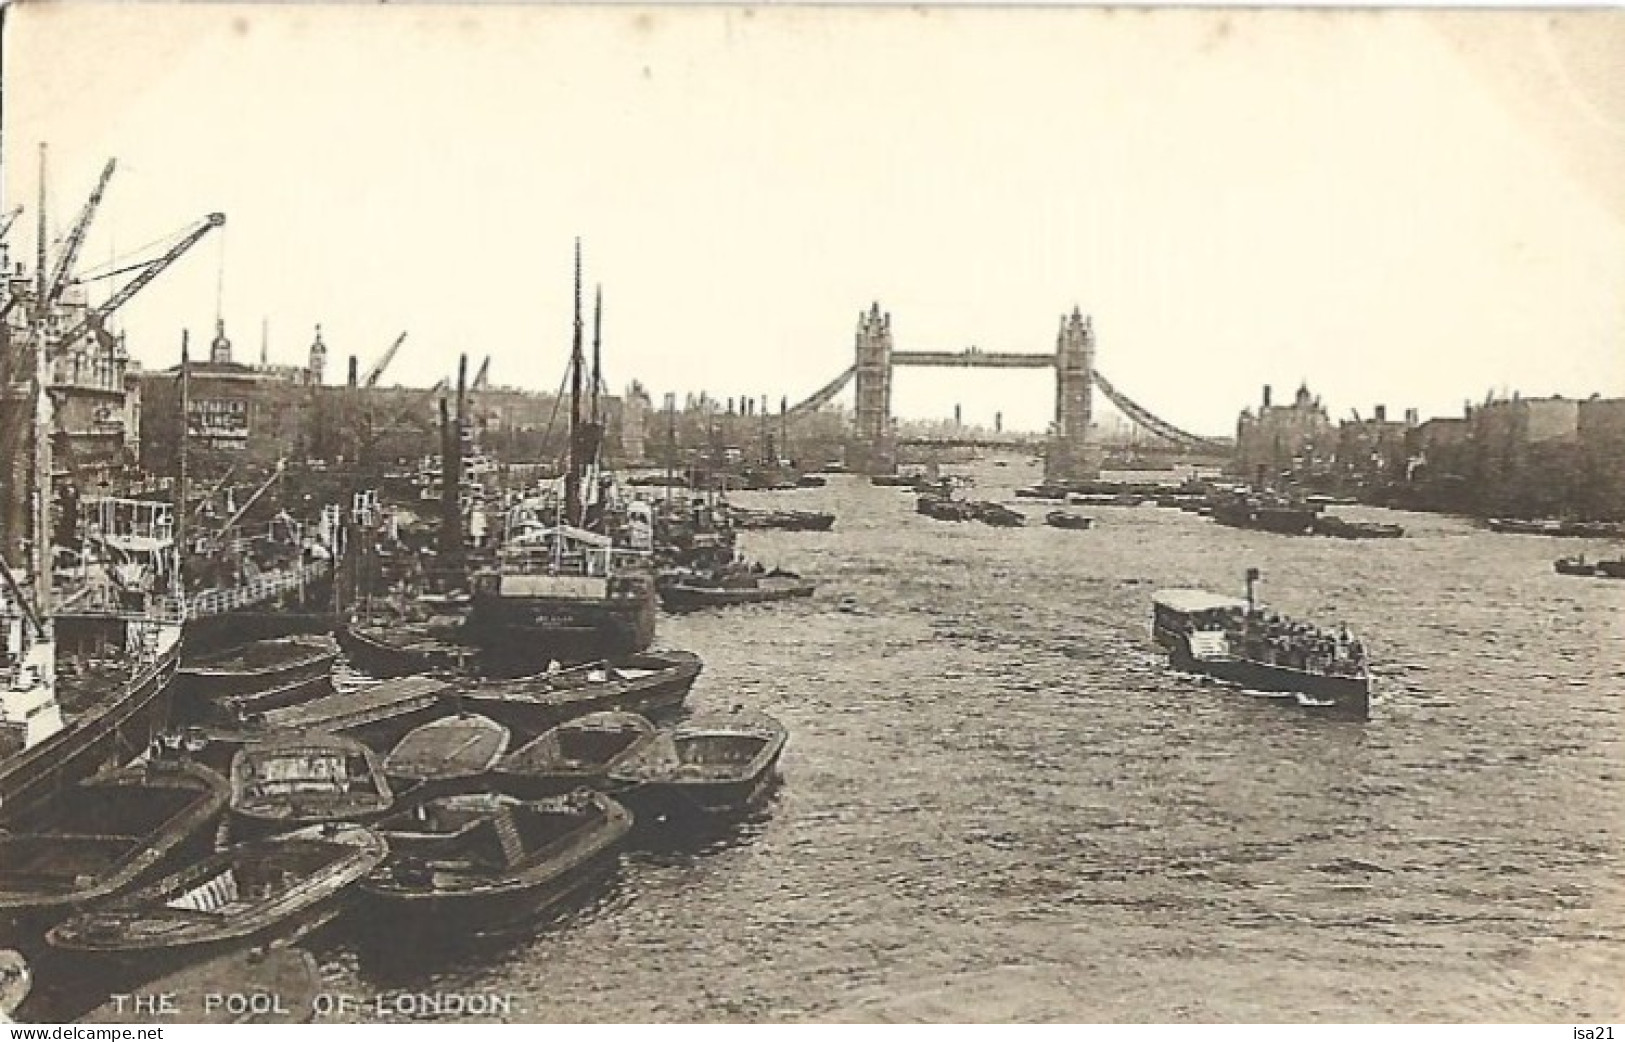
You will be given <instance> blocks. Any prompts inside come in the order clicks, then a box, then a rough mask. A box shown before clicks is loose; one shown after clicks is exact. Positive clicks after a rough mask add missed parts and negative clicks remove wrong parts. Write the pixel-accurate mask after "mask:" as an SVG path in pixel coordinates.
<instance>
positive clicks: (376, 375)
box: [361, 333, 406, 387]
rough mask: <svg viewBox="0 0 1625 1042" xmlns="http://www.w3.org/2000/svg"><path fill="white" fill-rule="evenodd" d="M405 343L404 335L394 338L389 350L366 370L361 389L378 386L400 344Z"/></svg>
mask: <svg viewBox="0 0 1625 1042" xmlns="http://www.w3.org/2000/svg"><path fill="white" fill-rule="evenodd" d="M405 342H406V334H405V333H402V334H401V335H400V336H398V337H396V338H395V342H394V343H393V344H390V345H389V350H388V351H385V352H384V353H383V356H382V357H381V358H379V359H378V361H376V362H374V363H373V365H372V368H371V369H368V370H367V375H366V378H365V379H363V380H362V381H361V386H362V387H377V386H378V381H379V380H380V379H382V378H383V375H384V370H385V369H388V368H389V363H391V362H393V361H394V360H395V355H396V353H397V352H399V351H400V349H401V344H403V343H405Z"/></svg>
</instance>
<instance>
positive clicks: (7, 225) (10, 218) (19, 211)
mask: <svg viewBox="0 0 1625 1042" xmlns="http://www.w3.org/2000/svg"><path fill="white" fill-rule="evenodd" d="M22 215H23V208H22V207H21V206H13V207H12V208H11V212H10V213H8V214H6V215H5V217H0V240H3V239H4V238H5V237H6V233H7V232H9V231H11V226H12V225H13V224H15V223H16V221H17V218H19V217H21V216H22Z"/></svg>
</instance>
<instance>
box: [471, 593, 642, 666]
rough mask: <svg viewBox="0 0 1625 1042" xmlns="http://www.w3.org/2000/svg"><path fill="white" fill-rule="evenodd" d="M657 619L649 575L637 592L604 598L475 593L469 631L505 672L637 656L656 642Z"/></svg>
mask: <svg viewBox="0 0 1625 1042" xmlns="http://www.w3.org/2000/svg"><path fill="white" fill-rule="evenodd" d="M655 619H656V598H655V588H654V577H653V576H652V575H650V576H643V577H639V579H638V581H637V585H636V588H635V590H634V592H632V593H630V594H627V595H624V596H616V597H613V598H609V599H605V600H588V601H580V600H573V599H569V598H561V597H500V596H496V595H493V594H483V595H482V594H476V595H475V598H474V607H473V611H472V612H471V613H470V615H469V619H468V624H467V627H466V630H467V634H468V638H469V641H470V642H471V643H473V644H476V645H478V646H479V647H480V648H481V650H482V651H483V652H484V654H485V657H486V659H487V660H488V661H490V662H491V664H492V668H494V669H504V668H506V667H509V666H514V667H522V666H523V665H524V664H527V663H531V662H536V661H538V660H539V661H540V662H542V663H543V664H545V663H546V662H547V660H548V659H549V658H556V659H559V660H561V661H572V660H573V661H586V660H589V659H599V658H618V657H620V656H623V655H636V654H638V653H640V652H643V651H647V650H648V649H649V646H650V645H651V644H653V643H654V638H655Z"/></svg>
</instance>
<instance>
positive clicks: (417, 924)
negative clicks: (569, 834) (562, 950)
mask: <svg viewBox="0 0 1625 1042" xmlns="http://www.w3.org/2000/svg"><path fill="white" fill-rule="evenodd" d="M621 846H622V844H621V843H620V842H617V843H615V844H614V845H612V846H609V847H606V848H604V849H603V850H602V851H600V852H598V853H596V854H594V855H593V856H592V857H591V858H589V859H588V860H586V861H583V862H581V863H579V864H576V865H573V866H571V867H570V868H569V869H567V870H565V871H563V872H561V873H559V874H558V875H556V876H550V877H548V878H547V879H544V880H541V881H539V882H536V883H534V884H531V885H526V886H514V887H512V888H510V889H507V890H504V891H502V892H500V893H471V894H445V893H437V894H424V893H414V894H401V893H398V892H392V891H388V890H381V889H376V888H372V887H369V886H368V885H367V884H366V883H365V882H363V883H362V884H361V893H360V901H359V903H360V906H361V907H360V911H361V913H362V915H363V916H364V917H365V919H366V921H367V923H368V925H369V926H370V927H372V928H374V929H375V930H377V931H378V932H380V933H385V934H389V935H399V934H401V933H409V934H430V935H434V936H447V935H455V936H458V937H470V936H472V937H500V936H504V935H508V934H512V933H515V932H517V931H519V930H522V929H524V928H525V927H526V926H528V925H529V924H531V923H534V922H535V921H536V920H538V919H540V918H543V917H544V916H546V915H547V914H548V913H549V912H552V911H553V910H555V909H557V908H558V907H560V906H562V905H564V904H565V903H566V902H568V901H570V900H571V899H573V898H575V897H577V896H579V895H581V894H583V893H586V892H587V891H589V890H590V889H592V888H593V887H595V886H597V885H599V884H600V883H602V882H603V881H604V880H605V879H607V878H608V877H609V876H610V875H611V874H613V873H614V871H615V869H616V867H617V865H618V862H619V858H620V852H621Z"/></svg>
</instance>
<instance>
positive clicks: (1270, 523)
mask: <svg viewBox="0 0 1625 1042" xmlns="http://www.w3.org/2000/svg"><path fill="white" fill-rule="evenodd" d="M1316 516H1317V515H1316V511H1315V510H1313V509H1312V508H1309V507H1302V508H1296V507H1248V506H1231V505H1224V506H1216V507H1214V508H1213V520H1215V521H1217V522H1218V523H1219V524H1221V525H1228V526H1230V527H1231V528H1252V529H1256V530H1258V531H1260V532H1275V533H1277V534H1278V535H1308V534H1310V533H1312V532H1313V531H1314V528H1315V519H1316Z"/></svg>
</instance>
